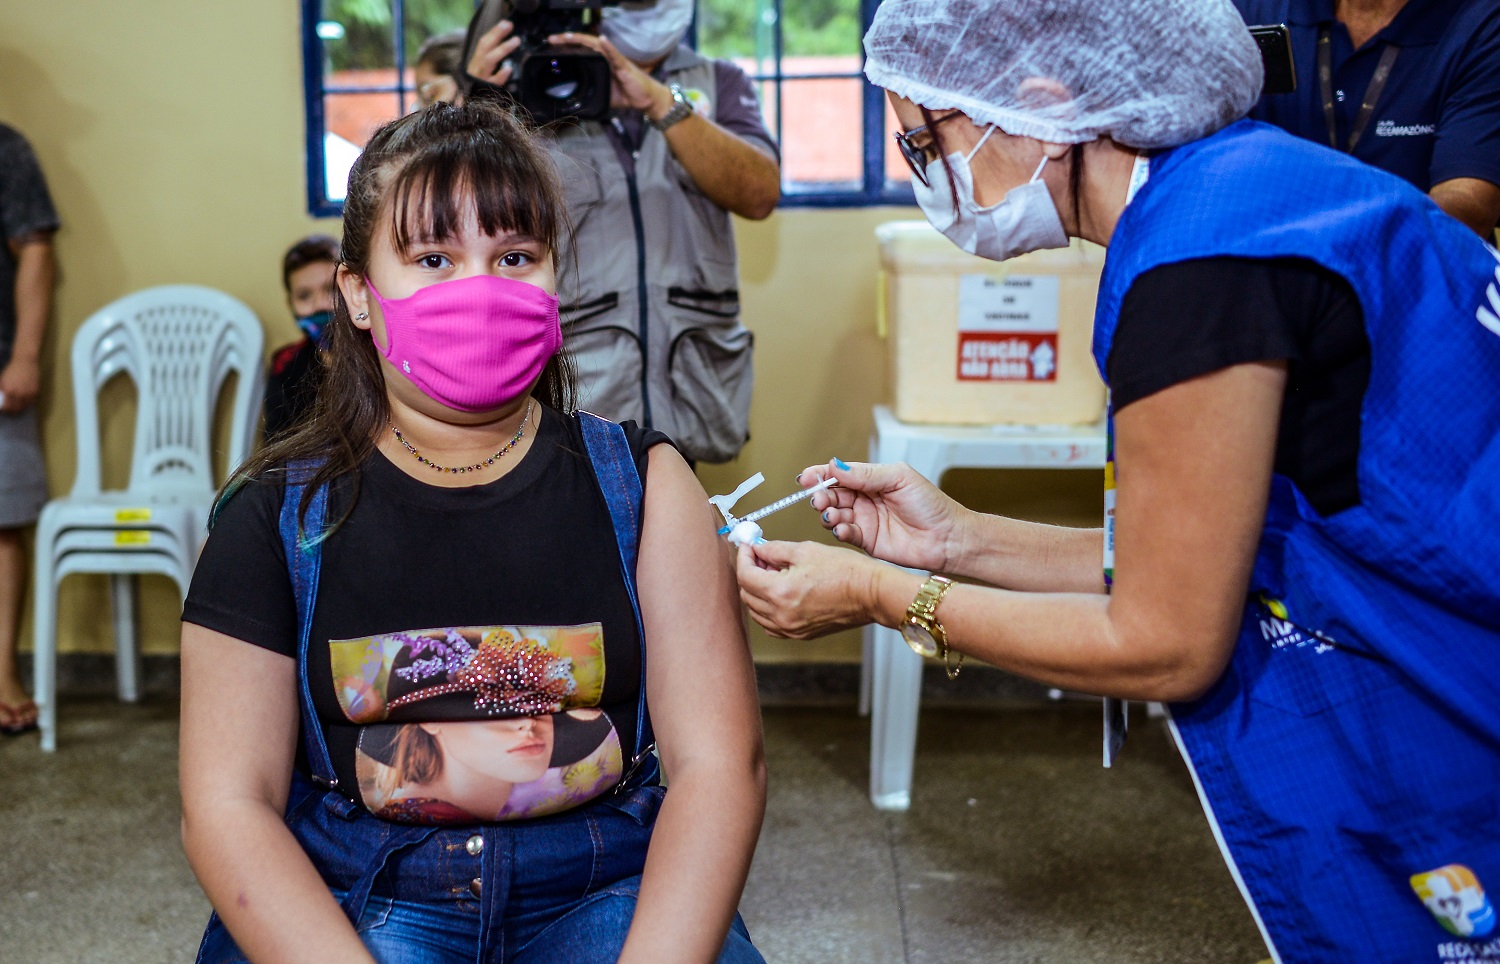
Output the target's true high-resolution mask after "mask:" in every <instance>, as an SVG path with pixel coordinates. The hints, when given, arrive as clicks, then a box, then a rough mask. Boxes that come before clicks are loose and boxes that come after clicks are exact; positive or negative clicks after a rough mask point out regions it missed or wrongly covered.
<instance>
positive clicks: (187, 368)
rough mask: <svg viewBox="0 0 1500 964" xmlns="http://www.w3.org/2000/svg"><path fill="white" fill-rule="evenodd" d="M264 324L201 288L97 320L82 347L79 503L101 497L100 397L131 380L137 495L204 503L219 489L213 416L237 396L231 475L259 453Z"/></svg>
mask: <svg viewBox="0 0 1500 964" xmlns="http://www.w3.org/2000/svg"><path fill="white" fill-rule="evenodd" d="M264 344H265V334H264V333H263V331H262V329H261V325H260V319H258V318H257V317H256V316H255V313H254V312H253V311H251V310H250V309H249V308H248V307H246V306H245V305H244V304H243V303H242V302H240V301H238V300H237V299H235V298H232V297H230V296H229V295H227V294H224V293H223V292H222V291H215V290H214V289H212V288H204V287H200V286H198V285H165V286H162V287H158V288H147V289H145V290H143V291H137V292H135V293H134V294H130V295H126V296H125V297H123V298H121V299H119V300H118V301H115V302H112V303H110V304H108V305H106V306H105V307H103V308H101V309H99V310H98V311H96V312H95V313H94V314H93V315H92V316H91V317H90V318H89V319H88V320H87V321H85V322H84V323H83V325H82V327H80V328H79V329H78V334H77V335H75V336H74V337H73V402H74V411H75V412H76V418H77V429H78V474H77V476H76V477H75V478H74V480H73V495H74V496H75V497H77V496H90V495H97V494H99V492H100V487H101V482H100V449H99V402H98V393H99V389H100V388H102V387H103V386H104V384H105V383H106V382H108V381H109V380H110V379H111V378H113V377H114V376H115V375H117V374H120V373H122V372H123V373H125V374H127V375H129V376H130V378H131V379H132V380H133V381H134V382H135V385H136V395H137V398H136V406H137V407H136V419H135V440H134V443H133V447H132V453H131V462H130V482H129V486H128V488H129V491H131V492H136V493H140V494H141V495H143V496H146V495H155V496H157V497H164V498H178V497H188V498H202V497H203V496H204V495H205V494H207V495H208V496H211V495H212V493H213V491H214V488H215V480H214V473H213V459H212V452H211V451H210V448H211V444H212V438H213V429H214V407H215V405H216V403H217V402H218V398H219V393H220V391H221V390H222V389H223V387H224V382H225V380H226V379H227V378H228V377H229V375H230V373H231V372H232V373H235V374H237V375H238V376H239V380H238V382H237V384H236V386H235V393H234V405H233V413H232V416H231V419H232V421H231V428H230V438H229V452H228V456H229V466H230V468H231V469H232V468H233V467H234V466H237V465H239V464H240V463H241V462H242V461H244V459H245V458H246V456H248V455H249V453H250V445H251V443H252V441H253V440H254V436H255V428H256V426H257V424H258V422H259V418H260V408H261V392H262V387H263V381H262V377H263V376H262V368H261V356H262V350H263V346H264Z"/></svg>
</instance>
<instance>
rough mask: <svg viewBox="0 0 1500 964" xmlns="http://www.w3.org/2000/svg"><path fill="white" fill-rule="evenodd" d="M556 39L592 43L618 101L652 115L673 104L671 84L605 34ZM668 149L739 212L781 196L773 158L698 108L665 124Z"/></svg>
mask: <svg viewBox="0 0 1500 964" xmlns="http://www.w3.org/2000/svg"><path fill="white" fill-rule="evenodd" d="M556 39H557V40H558V41H560V42H563V43H570V44H580V45H582V46H586V47H592V48H593V49H595V50H598V51H599V52H600V53H602V54H604V56H605V57H606V58H607V59H608V60H609V66H610V69H611V70H612V71H613V72H614V81H615V94H616V98H617V101H618V102H619V103H621V104H622V105H623V106H626V107H631V108H634V109H635V110H639V111H643V112H644V113H645V115H646V117H647V118H648V119H650V120H653V121H658V120H661V119H662V118H663V117H664V116H666V114H667V112H668V111H670V110H671V109H672V106H673V100H672V90H671V88H669V87H668V86H667V85H666V84H663V83H662V82H661V81H659V80H657V79H656V78H654V77H652V76H651V75H650V74H648V73H646V72H645V71H644V70H642V69H641V68H640V67H638V66H636V65H635V64H633V63H631V62H630V61H629V60H627V59H626V58H625V55H624V54H622V53H620V52H619V51H618V50H616V49H615V47H614V45H613V44H611V43H610V42H609V41H608V40H605V39H603V38H600V37H595V36H592V35H590V34H573V33H569V34H559V35H558V36H557V38H556ZM666 137H667V145H668V146H669V147H671V149H672V155H673V156H674V157H676V158H677V161H678V163H680V164H681V165H682V166H683V167H684V168H685V169H686V170H687V172H688V174H689V175H690V176H691V177H692V179H693V183H694V184H697V185H698V190H700V191H702V192H703V193H704V195H706V196H707V197H708V199H709V200H710V201H712V202H714V203H715V204H717V205H718V206H719V207H721V208H723V209H725V210H726V211H731V212H733V213H735V214H738V215H739V216H740V217H742V218H750V219H751V220H753V221H760V220H762V219H764V218H768V217H770V216H771V212H772V211H775V210H776V205H777V203H778V202H779V201H780V200H781V166H780V165H779V164H777V163H776V159H775V158H773V157H771V156H770V155H769V154H766V153H765V152H764V151H762V150H761V149H760V148H758V147H756V146H754V145H753V144H751V143H750V142H748V141H745V140H742V139H741V138H739V137H736V136H735V135H734V134H731V133H730V132H729V131H727V130H725V129H724V128H722V127H720V126H719V125H718V124H715V123H714V122H713V121H711V120H709V119H708V118H707V117H704V116H702V115H701V114H697V113H693V114H690V115H689V116H688V117H687V118H686V119H684V120H681V121H678V122H677V123H675V124H673V125H672V126H671V127H669V128H667V130H666Z"/></svg>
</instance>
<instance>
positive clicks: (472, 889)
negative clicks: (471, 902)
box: [469, 877, 484, 897]
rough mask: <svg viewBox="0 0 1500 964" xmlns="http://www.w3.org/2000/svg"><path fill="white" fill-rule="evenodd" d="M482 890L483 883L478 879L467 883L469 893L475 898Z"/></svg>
mask: <svg viewBox="0 0 1500 964" xmlns="http://www.w3.org/2000/svg"><path fill="white" fill-rule="evenodd" d="M483 889H484V882H483V881H482V880H480V879H479V878H478V877H475V878H474V879H473V880H471V881H469V893H471V894H473V895H474V896H475V897H478V896H479V894H480V892H481V891H482V890H483Z"/></svg>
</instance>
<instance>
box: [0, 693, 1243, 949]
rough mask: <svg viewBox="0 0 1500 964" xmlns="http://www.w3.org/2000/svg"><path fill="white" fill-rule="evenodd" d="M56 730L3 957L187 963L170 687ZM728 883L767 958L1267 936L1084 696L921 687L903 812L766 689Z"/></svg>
mask: <svg viewBox="0 0 1500 964" xmlns="http://www.w3.org/2000/svg"><path fill="white" fill-rule="evenodd" d="M62 711H63V712H62V718H63V726H64V728H63V732H62V734H61V739H60V750H59V752H58V753H57V754H55V755H52V756H45V757H44V756H42V755H41V754H40V753H39V752H38V751H37V748H36V738H35V737H34V736H31V737H24V738H18V739H11V740H5V741H0V774H3V785H4V788H5V792H4V794H3V795H0V961H5V962H10V964H31V962H60V964H61V962H66V964H74V962H80V961H89V962H92V961H108V962H136V961H139V962H151V964H156V962H171V961H189V960H191V959H192V956H193V952H194V950H195V948H196V944H197V939H198V935H199V933H200V932H201V929H202V926H203V923H204V920H205V919H206V917H207V914H208V905H207V902H206V901H205V900H204V898H203V896H202V894H201V892H200V891H199V890H198V888H197V885H196V883H195V882H194V880H193V877H192V874H191V872H190V871H189V870H188V867H187V864H186V862H185V861H184V860H183V858H182V854H181V850H180V848H179V845H178V838H177V823H178V803H177V794H176V755H175V753H176V706H175V703H174V702H173V701H172V699H171V697H167V696H163V697H157V698H153V699H150V700H148V701H147V702H146V703H144V704H142V705H139V706H120V705H118V704H116V703H114V702H112V701H110V700H107V699H73V700H70V701H68V702H67V703H65V704H64V705H63V707H62ZM765 721H766V738H767V740H766V742H767V752H768V756H769V760H770V768H771V800H770V807H769V812H768V814H767V818H766V825H765V831H764V833H763V834H762V837H761V843H760V849H759V851H758V852H757V854H756V859H755V866H754V868H753V870H752V873H751V879H750V884H749V887H748V889H747V890H746V893H745V899H744V903H743V911H744V915H745V918H746V921H747V922H748V924H749V926H750V929H751V933H752V934H753V935H754V937H755V939H756V942H757V944H758V945H759V946H760V948H761V950H762V951H763V953H764V954H765V955H766V958H767V960H769V961H773V962H781V961H786V962H804V961H805V962H824V961H849V962H895V961H914V962H916V961H922V962H927V961H934V962H937V961H941V962H956V961H975V962H996V964H1009V962H1023V961H1024V962H1069V964H1071V962H1084V961H1100V962H1104V961H1108V962H1111V964H1115V962H1131V961H1139V962H1152V964H1163V962H1178V961H1180V962H1194V964H1196V962H1215V964H1217V962H1225V964H1254V962H1256V961H1258V960H1260V959H1262V958H1264V957H1265V956H1266V952H1265V948H1264V946H1263V945H1262V944H1261V942H1260V939H1259V937H1258V936H1257V934H1256V931H1255V927H1254V924H1253V922H1252V921H1251V918H1250V915H1249V913H1248V912H1247V911H1246V909H1245V907H1244V904H1243V903H1242V902H1241V901H1240V899H1239V896H1238V893H1237V892H1236V891H1235V888H1234V885H1233V883H1232V882H1231V880H1230V877H1229V874H1228V872H1227V871H1226V870H1225V868H1224V865H1223V863H1222V861H1221V860H1220V859H1219V856H1218V852H1217V850H1216V849H1215V847H1214V844H1213V840H1212V837H1211V836H1210V834H1209V831H1208V827H1207V825H1206V823H1205V822H1204V819H1203V815H1202V813H1201V811H1200V810H1199V808H1198V804H1197V800H1196V797H1195V796H1194V794H1193V790H1192V785H1191V783H1190V781H1189V779H1188V776H1187V774H1186V772H1185V770H1184V768H1183V766H1182V763H1181V761H1180V760H1178V759H1177V756H1176V753H1175V751H1174V750H1173V749H1172V748H1171V746H1170V743H1169V742H1168V740H1167V739H1166V737H1165V734H1164V733H1163V732H1162V730H1161V729H1160V727H1159V726H1157V725H1156V724H1155V723H1154V721H1153V722H1152V723H1150V724H1148V723H1147V721H1145V720H1144V719H1139V720H1136V721H1135V723H1136V729H1135V732H1134V733H1133V734H1132V736H1131V745H1130V746H1129V748H1128V750H1127V753H1126V756H1125V759H1124V761H1123V762H1122V763H1121V764H1120V765H1118V766H1117V767H1116V768H1115V769H1114V770H1113V771H1105V770H1102V769H1101V768H1100V767H1099V765H1098V759H1099V744H1098V740H1099V735H1098V734H1099V718H1098V710H1097V708H1096V707H1095V706H1094V705H1092V704H1087V703H1061V704H1046V705H1040V706H1037V705H1031V706H1021V705H1015V704H1011V705H1007V706H1005V707H1003V708H993V707H991V708H986V709H957V708H929V709H927V710H925V711H924V712H923V715H922V724H921V726H922V729H921V735H920V746H919V749H918V756H917V770H916V787H915V792H914V794H913V804H912V809H911V811H909V812H908V813H906V814H882V813H879V812H877V811H875V810H873V809H872V808H871V807H870V805H869V803H868V801H867V799H866V796H865V787H866V781H867V756H868V752H869V736H868V733H869V728H868V723H867V721H865V720H862V719H860V718H859V717H858V716H856V715H855V714H854V712H853V710H852V707H850V708H843V707H836V708H821V709H811V708H792V707H784V708H768V709H767V710H766V713H765Z"/></svg>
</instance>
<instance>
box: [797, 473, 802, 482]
mask: <svg viewBox="0 0 1500 964" xmlns="http://www.w3.org/2000/svg"><path fill="white" fill-rule="evenodd" d="M796 481H797V482H799V483H800V482H801V481H802V473H801V472H798V473H797V478H796Z"/></svg>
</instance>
